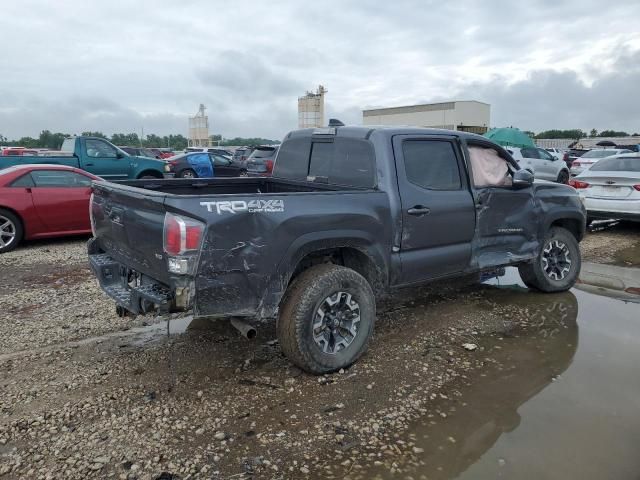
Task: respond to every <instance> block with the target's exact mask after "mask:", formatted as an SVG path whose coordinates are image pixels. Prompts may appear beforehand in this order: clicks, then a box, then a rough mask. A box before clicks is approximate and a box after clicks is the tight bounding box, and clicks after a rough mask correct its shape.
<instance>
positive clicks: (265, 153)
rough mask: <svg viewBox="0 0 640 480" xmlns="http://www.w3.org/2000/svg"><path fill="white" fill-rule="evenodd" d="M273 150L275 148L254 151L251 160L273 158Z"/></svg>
mask: <svg viewBox="0 0 640 480" xmlns="http://www.w3.org/2000/svg"><path fill="white" fill-rule="evenodd" d="M275 150H276V149H275V148H261V149H259V150H254V151H253V153H252V154H251V158H267V157H273V154H274V152H275Z"/></svg>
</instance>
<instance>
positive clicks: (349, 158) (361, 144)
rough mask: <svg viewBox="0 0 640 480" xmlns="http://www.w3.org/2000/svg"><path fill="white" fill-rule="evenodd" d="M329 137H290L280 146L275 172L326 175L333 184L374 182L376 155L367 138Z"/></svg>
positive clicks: (297, 175) (299, 177)
mask: <svg viewBox="0 0 640 480" xmlns="http://www.w3.org/2000/svg"><path fill="white" fill-rule="evenodd" d="M327 140H333V141H327ZM327 140H324V141H314V142H313V143H311V139H310V138H295V139H292V140H287V141H286V142H285V143H283V144H282V146H281V147H280V152H279V154H278V158H277V161H276V176H281V177H287V178H294V179H297V180H306V179H307V177H309V179H310V180H316V181H317V180H320V179H326V181H327V182H328V183H330V184H335V185H348V186H353V187H369V188H370V187H373V186H374V185H375V155H374V152H373V147H372V146H371V144H370V143H369V142H368V141H366V140H360V139H354V138H342V137H336V138H333V139H327Z"/></svg>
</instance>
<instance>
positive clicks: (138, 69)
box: [0, 0, 640, 139]
mask: <svg viewBox="0 0 640 480" xmlns="http://www.w3.org/2000/svg"><path fill="white" fill-rule="evenodd" d="M2 3H3V5H2V14H1V15H0V52H1V55H0V65H1V67H0V134H2V135H5V136H7V137H9V138H16V137H20V136H23V135H32V136H36V135H37V134H38V133H39V132H40V131H41V130H42V129H50V130H53V131H63V132H65V133H79V132H81V131H83V130H101V131H103V132H105V133H108V134H111V133H113V132H131V131H136V132H140V129H141V128H142V127H144V131H145V133H157V134H167V133H182V134H184V135H186V134H187V117H188V116H189V115H193V114H194V113H195V112H196V111H197V109H198V105H199V104H200V103H204V104H205V105H206V106H207V107H208V110H207V112H208V115H209V121H210V125H211V128H210V132H211V133H222V134H223V135H224V136H225V137H230V136H245V137H248V136H262V137H267V138H276V139H278V138H282V136H283V135H284V134H285V133H286V132H287V131H288V130H290V129H293V128H296V127H297V97H298V96H299V95H302V94H304V92H305V90H309V89H312V88H314V87H316V86H317V85H318V84H320V83H322V84H323V85H325V86H326V88H327V89H328V91H329V92H328V94H327V97H326V109H327V116H335V117H338V118H340V119H342V120H343V121H345V123H353V124H360V123H362V109H363V108H371V107H383V106H398V105H406V104H414V103H420V102H430V101H441V100H454V99H462V100H467V99H475V100H481V101H485V102H488V103H490V104H491V123H492V125H493V126H509V125H513V126H518V127H520V128H522V129H530V130H534V131H540V130H542V129H550V128H582V129H584V130H590V129H591V128H596V129H599V130H601V129H604V128H613V129H621V130H626V131H628V132H629V133H633V132H638V131H640V1H638V0H632V1H619V0H617V1H615V2H603V1H590V0H581V1H557V0H553V1H550V0H545V1H534V0H530V1H528V2H526V4H525V3H524V2H512V1H504V2H498V1H493V2H477V1H468V2H456V1H437V2H430V1H425V0H416V1H402V0H396V1H393V2H373V1H348V0H341V1H331V0H327V1H325V2H313V3H309V2H300V1H288V2H284V1H273V0H271V1H235V2H230V1H229V2H221V1H219V2H218V1H211V0H181V1H175V0H155V1H152V0H137V1H135V2H133V1H129V0H126V1H124V0H92V1H90V2H87V1H86V0H57V1H55V2H53V1H50V0H38V1H36V0H19V1H8V0H7V1H4V2H2ZM489 4H490V5H491V6H485V5H489Z"/></svg>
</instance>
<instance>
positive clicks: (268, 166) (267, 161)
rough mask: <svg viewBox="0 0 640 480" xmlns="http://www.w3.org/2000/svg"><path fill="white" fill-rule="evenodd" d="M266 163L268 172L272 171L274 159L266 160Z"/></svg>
mask: <svg viewBox="0 0 640 480" xmlns="http://www.w3.org/2000/svg"><path fill="white" fill-rule="evenodd" d="M264 164H265V165H266V167H267V172H269V173H271V172H272V171H273V160H265V162H264Z"/></svg>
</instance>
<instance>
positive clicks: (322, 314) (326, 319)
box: [313, 292, 360, 355]
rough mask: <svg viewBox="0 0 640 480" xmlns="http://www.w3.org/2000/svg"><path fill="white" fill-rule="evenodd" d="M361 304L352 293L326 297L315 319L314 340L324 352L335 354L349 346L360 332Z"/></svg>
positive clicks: (338, 293) (340, 293)
mask: <svg viewBox="0 0 640 480" xmlns="http://www.w3.org/2000/svg"><path fill="white" fill-rule="evenodd" d="M359 323H360V305H359V304H358V302H357V301H356V300H355V299H354V298H353V296H352V295H351V294H350V293H347V292H336V293H333V294H331V295H330V296H328V297H327V298H325V299H324V300H323V301H322V302H321V303H320V306H319V307H318V310H316V314H315V315H314V319H313V341H314V342H315V343H316V345H317V346H318V347H319V348H320V350H322V352H323V353H327V354H329V355H334V354H336V353H338V352H340V351H342V350H344V349H345V348H347V347H348V346H349V345H351V343H352V342H353V340H354V339H355V338H356V335H357V334H358V325H359Z"/></svg>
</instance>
